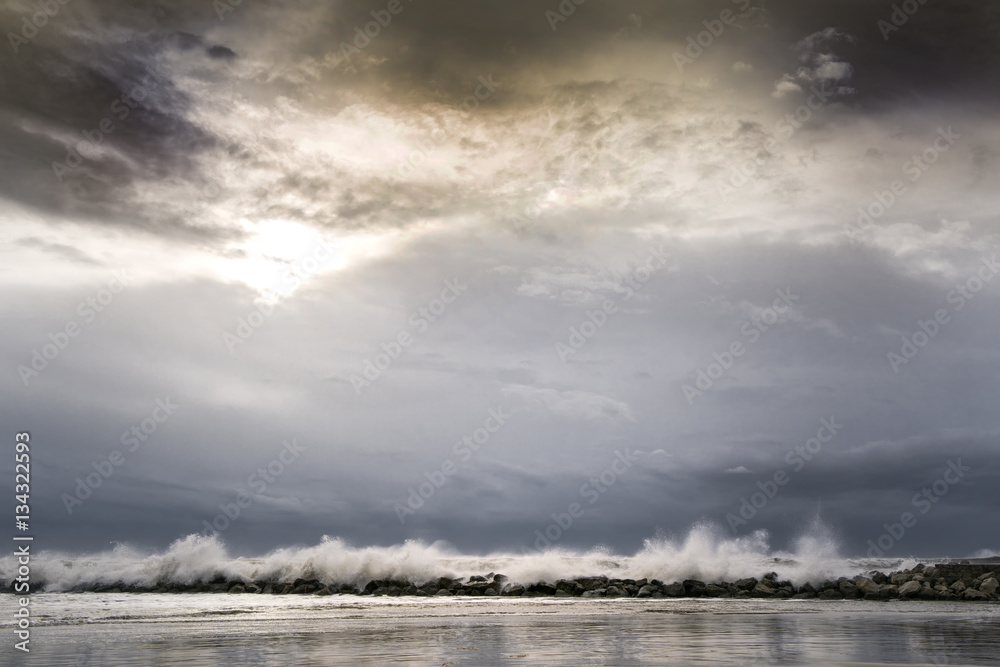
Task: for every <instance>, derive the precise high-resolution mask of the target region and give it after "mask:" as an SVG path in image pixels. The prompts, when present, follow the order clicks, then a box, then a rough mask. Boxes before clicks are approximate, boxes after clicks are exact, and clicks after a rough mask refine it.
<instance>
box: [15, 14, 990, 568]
mask: <svg viewBox="0 0 1000 667" xmlns="http://www.w3.org/2000/svg"><path fill="white" fill-rule="evenodd" d="M577 2H579V0H576V1H573V0H564V1H563V2H562V3H561V4H560V2H558V0H550V1H545V0H503V1H500V0H496V1H487V0H471V1H470V0H466V1H461V2H460V1H458V0H392V1H389V0H372V1H364V2H361V1H358V2H337V1H333V2H320V1H319V0H315V1H310V0H301V1H300V0H288V1H286V2H278V1H266V0H245V1H244V2H242V3H239V4H238V5H235V4H232V5H231V4H227V3H226V2H224V1H223V0H218V1H216V2H214V3H213V2H212V1H211V0H197V1H182V2H169V3H167V2H154V1H144V0H110V1H102V2H97V1H96V0H93V1H92V0H70V1H69V2H66V3H65V4H63V3H60V2H56V1H55V0H50V1H49V2H48V3H46V2H44V1H43V2H42V3H41V5H43V6H46V7H48V11H49V12H50V15H45V14H42V13H39V11H40V10H39V9H38V7H39V5H38V3H36V2H29V1H28V0H23V1H22V0H6V1H5V2H4V4H3V6H2V8H0V32H2V33H3V35H4V39H3V44H0V224H2V227H0V241H2V242H0V281H2V295H3V296H2V298H0V327H2V337H0V347H2V354H3V360H4V364H3V369H2V370H3V372H2V374H0V394H2V400H0V415H2V423H3V425H4V435H3V437H4V438H5V439H6V441H7V442H8V443H10V446H11V449H13V442H14V435H15V433H17V432H19V431H28V432H30V434H31V443H32V450H31V452H32V470H31V472H32V477H31V484H32V492H31V507H32V529H33V531H34V534H36V536H37V537H36V540H39V541H41V542H43V543H44V546H46V547H49V548H58V549H65V550H69V551H80V550H93V549H103V548H107V547H109V546H110V545H111V544H112V543H130V544H135V545H143V546H148V547H151V548H162V547H164V546H166V545H167V544H169V543H170V542H172V541H173V540H175V539H177V538H179V537H182V536H185V535H188V534H191V533H199V532H208V531H210V530H218V531H219V532H220V533H221V536H222V539H223V540H224V541H225V542H226V543H227V544H229V545H230V546H231V548H232V549H233V551H234V552H238V553H247V554H252V553H257V552H260V551H263V550H267V549H271V548H273V547H277V546H281V545H288V544H314V543H316V542H317V541H319V539H320V538H321V536H323V535H330V536H338V537H342V538H344V539H346V540H348V541H350V542H351V543H353V544H356V545H359V546H364V545H389V544H397V543H400V542H402V541H404V540H407V539H420V540H423V541H425V542H434V541H436V540H444V541H447V542H449V543H450V544H452V545H454V546H455V547H456V548H458V549H461V550H463V551H467V552H478V553H484V552H490V551H500V550H505V551H511V550H513V551H518V550H522V549H532V548H534V547H535V546H536V545H538V543H539V540H538V538H537V535H538V533H536V531H539V532H540V533H542V534H544V533H545V531H546V530H547V529H548V528H550V527H551V526H553V525H555V524H556V523H557V522H559V521H562V522H563V523H564V524H567V525H568V527H563V528H559V529H558V530H554V529H553V530H549V531H548V532H549V534H550V536H551V535H557V533H558V536H557V537H556V538H555V539H554V540H552V541H551V542H552V544H553V545H554V546H557V547H564V548H568V549H577V548H585V547H592V546H594V545H607V546H608V547H610V548H611V549H613V550H615V551H618V552H625V553H631V552H634V551H635V550H636V549H638V548H639V547H640V546H641V545H642V542H643V540H644V539H646V538H650V537H655V536H671V535H679V536H683V535H685V534H686V533H687V532H688V530H689V528H690V527H691V526H692V525H695V524H697V523H699V522H712V523H714V524H716V525H717V526H718V530H719V533H720V534H721V535H724V536H727V537H733V536H736V537H743V536H747V535H750V534H752V533H753V531H755V530H761V529H764V530H767V531H769V533H770V535H771V544H772V546H773V547H775V548H784V547H785V546H786V545H787V544H789V543H790V541H791V540H793V539H794V538H795V537H796V536H797V535H800V534H801V533H802V532H803V531H804V530H806V529H807V527H808V526H809V525H810V523H811V522H812V521H813V520H814V519H816V518H817V517H819V518H820V519H821V520H822V522H823V523H824V524H826V525H827V526H829V527H830V528H831V530H833V531H834V533H835V534H836V535H837V536H838V539H839V541H840V544H841V550H842V553H843V554H845V555H861V554H864V553H865V552H866V551H869V550H870V549H871V546H870V543H869V540H871V541H872V542H871V544H876V545H877V544H878V543H879V542H878V540H879V539H880V537H882V536H883V535H884V534H885V533H886V532H887V531H888V530H890V529H891V530H895V531H896V532H897V535H899V534H900V530H898V529H896V528H895V527H894V524H895V523H897V522H900V521H901V517H903V515H904V514H908V515H909V516H910V518H912V519H913V521H909V520H906V523H908V524H910V525H907V526H906V527H905V529H902V532H901V535H902V536H901V537H898V536H897V537H894V538H892V539H885V538H883V540H882V545H883V547H886V545H888V548H885V551H884V553H886V554H887V555H889V556H905V555H907V554H916V555H928V556H930V555H959V556H965V555H971V554H974V553H976V552H978V551H980V550H993V551H995V550H997V549H998V548H1000V543H998V542H997V536H996V531H995V527H996V526H997V525H1000V506H998V502H997V497H998V496H997V484H998V478H1000V457H998V454H1000V449H998V445H1000V416H998V412H997V410H996V405H997V398H998V396H1000V350H998V344H997V336H998V333H1000V308H998V306H1000V279H997V274H998V273H1000V265H998V264H996V261H997V252H998V246H997V232H998V230H1000V212H998V208H997V203H998V195H997V193H998V192H1000V169H998V165H1000V116H998V113H997V111H998V109H1000V88H998V87H997V85H996V81H997V79H998V74H1000V51H998V50H997V48H996V47H997V43H998V41H997V40H998V37H1000V3H998V2H995V1H993V0H989V1H982V0H979V1H973V0H967V1H966V0H927V1H926V2H918V1H917V0H909V1H908V2H903V3H898V4H897V5H895V6H894V5H893V3H891V2H888V1H886V2H875V1H869V0H866V1H863V2H862V1H858V0H846V1H845V0H837V1H836V2H832V1H831V2H825V1H824V2H792V1H790V0H788V1H785V0H737V1H733V2H730V1H714V2H711V1H705V2H694V1H687V2H685V1H675V0H664V1H660V2H653V1H651V0H646V1H642V0H614V1H612V0H587V1H586V2H580V4H577ZM286 443H287V444H286ZM0 469H2V471H3V474H4V475H5V476H6V478H7V479H8V480H11V481H12V480H13V466H12V464H11V462H10V460H9V459H8V458H6V457H5V461H4V463H3V464H2V465H0ZM776 475H777V477H776ZM776 480H777V481H776ZM925 489H926V490H927V491H924V490H925ZM921 494H923V495H921ZM226 511H229V512H230V513H231V514H232V515H233V518H232V520H230V519H229V518H224V517H225V514H224V513H225V512H226ZM237 511H238V513H239V516H235V514H236V512H237ZM571 513H572V515H573V516H570V514H571ZM553 515H555V517H554V516H553ZM568 519H572V521H571V522H570V521H569V520H568ZM213 522H214V524H215V528H214V529H212V528H210V525H211V524H212V523H213ZM884 524H888V527H885V526H884ZM900 526H902V523H900ZM542 546H544V543H542Z"/></svg>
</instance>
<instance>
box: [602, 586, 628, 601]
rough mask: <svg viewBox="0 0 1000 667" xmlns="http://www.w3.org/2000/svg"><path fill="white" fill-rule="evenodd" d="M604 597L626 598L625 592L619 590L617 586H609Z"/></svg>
mask: <svg viewBox="0 0 1000 667" xmlns="http://www.w3.org/2000/svg"><path fill="white" fill-rule="evenodd" d="M604 596H605V597H609V598H620V597H626V595H625V591H623V590H622V589H620V588H618V587H617V586H608V588H607V590H606V591H605V593H604Z"/></svg>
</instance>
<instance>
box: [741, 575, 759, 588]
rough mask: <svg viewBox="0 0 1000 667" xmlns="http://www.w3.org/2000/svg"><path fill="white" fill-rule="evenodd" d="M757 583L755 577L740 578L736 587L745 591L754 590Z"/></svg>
mask: <svg viewBox="0 0 1000 667" xmlns="http://www.w3.org/2000/svg"><path fill="white" fill-rule="evenodd" d="M756 585H757V579H755V578H754V577H747V578H746V579H740V580H738V581H737V582H736V588H739V589H741V590H744V591H752V590H753V589H754V586H756Z"/></svg>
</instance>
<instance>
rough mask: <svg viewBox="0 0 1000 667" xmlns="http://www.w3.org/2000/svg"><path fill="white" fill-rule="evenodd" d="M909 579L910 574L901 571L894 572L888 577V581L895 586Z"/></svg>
mask: <svg viewBox="0 0 1000 667" xmlns="http://www.w3.org/2000/svg"><path fill="white" fill-rule="evenodd" d="M909 580H910V575H908V574H904V573H903V572H897V573H896V574H894V575H892V576H890V577H889V581H890V582H891V583H893V584H895V585H896V586H902V585H903V584H905V583H906V582H907V581H909Z"/></svg>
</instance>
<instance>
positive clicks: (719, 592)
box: [705, 584, 791, 598]
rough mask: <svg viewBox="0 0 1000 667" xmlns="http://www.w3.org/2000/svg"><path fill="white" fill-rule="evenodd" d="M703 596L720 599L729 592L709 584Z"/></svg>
mask: <svg viewBox="0 0 1000 667" xmlns="http://www.w3.org/2000/svg"><path fill="white" fill-rule="evenodd" d="M705 595H707V596H708V597H710V598H720V597H722V596H723V595H729V591H728V590H726V589H725V588H723V587H722V586H718V585H716V584H709V585H708V586H705ZM789 595H791V593H789Z"/></svg>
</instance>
